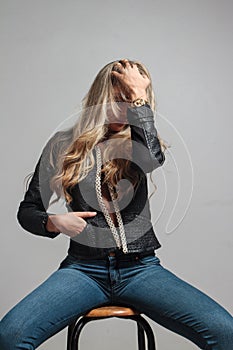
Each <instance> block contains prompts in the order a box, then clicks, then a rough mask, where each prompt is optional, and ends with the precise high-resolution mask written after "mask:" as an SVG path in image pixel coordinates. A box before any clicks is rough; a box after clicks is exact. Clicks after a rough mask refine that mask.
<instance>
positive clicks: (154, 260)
mask: <svg viewBox="0 0 233 350" xmlns="http://www.w3.org/2000/svg"><path fill="white" fill-rule="evenodd" d="M139 262H140V263H141V264H142V265H146V266H148V265H159V264H160V259H159V258H158V257H157V256H156V255H149V256H144V257H141V258H139Z"/></svg>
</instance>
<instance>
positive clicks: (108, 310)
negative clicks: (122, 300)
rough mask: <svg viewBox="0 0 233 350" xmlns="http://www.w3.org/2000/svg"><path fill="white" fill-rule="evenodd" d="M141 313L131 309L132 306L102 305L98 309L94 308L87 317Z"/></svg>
mask: <svg viewBox="0 0 233 350" xmlns="http://www.w3.org/2000/svg"><path fill="white" fill-rule="evenodd" d="M135 315H139V312H138V311H136V310H133V309H131V308H130V307H122V306H102V307H98V308H96V309H92V310H91V311H89V312H88V313H87V314H85V317H98V318H101V317H125V316H135Z"/></svg>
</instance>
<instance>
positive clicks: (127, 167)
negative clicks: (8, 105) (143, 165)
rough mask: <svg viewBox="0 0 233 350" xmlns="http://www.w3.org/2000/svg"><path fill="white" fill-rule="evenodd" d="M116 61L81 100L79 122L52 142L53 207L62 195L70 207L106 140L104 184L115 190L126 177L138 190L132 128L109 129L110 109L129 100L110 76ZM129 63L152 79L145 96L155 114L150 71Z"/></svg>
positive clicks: (105, 70) (101, 72)
mask: <svg viewBox="0 0 233 350" xmlns="http://www.w3.org/2000/svg"><path fill="white" fill-rule="evenodd" d="M117 62H119V61H113V62H110V63H108V64H107V65H105V66H104V67H103V68H102V69H101V70H100V71H99V72H98V74H97V75H96V77H95V79H94V81H93V83H92V85H91V87H90V89H89V91H88V92H87V93H86V95H85V96H84V98H83V99H82V104H81V107H82V108H81V113H80V117H79V118H78V120H77V121H76V123H75V124H74V125H73V126H72V127H71V128H69V129H68V130H65V131H59V132H57V133H56V134H55V135H54V137H52V139H51V140H50V141H49V154H48V160H47V161H48V162H49V168H50V169H52V172H51V173H52V174H53V176H52V177H51V179H50V183H49V184H50V188H51V190H52V191H54V192H55V193H56V194H57V198H56V199H54V200H53V201H52V202H51V203H50V205H51V204H53V203H55V202H56V201H58V200H59V199H60V198H61V197H62V196H64V198H65V200H66V202H67V203H68V204H70V202H71V201H72V193H71V190H72V188H73V187H74V186H75V185H76V184H77V183H79V182H80V181H82V180H83V179H84V178H85V177H86V176H87V174H88V173H89V171H90V170H91V169H92V168H93V166H94V164H95V159H94V156H93V149H94V147H95V146H96V145H97V144H98V143H102V142H104V141H106V142H105V143H104V145H105V147H104V149H103V155H102V157H103V159H107V161H106V162H103V167H102V169H101V172H102V174H103V175H104V177H103V183H105V182H106V181H109V182H111V184H112V185H113V187H114V189H116V188H117V184H118V182H119V181H120V180H121V179H122V178H126V179H128V180H129V181H130V183H131V184H132V185H133V187H134V188H135V187H136V186H137V184H138V183H139V181H140V175H139V172H138V171H136V170H135V169H133V168H132V167H131V161H130V159H131V152H132V143H131V142H130V140H131V132H130V125H129V124H125V126H124V127H123V128H122V129H121V130H120V131H118V132H115V133H114V132H111V130H109V127H108V109H109V108H110V109H111V111H112V112H113V114H114V115H117V113H118V111H119V104H118V103H116V102H128V101H129V98H128V96H127V92H126V91H123V89H122V88H121V86H120V85H119V82H118V80H117V79H116V78H115V77H114V76H113V75H111V72H112V71H113V70H117V67H116V63H117ZM129 63H130V64H136V65H137V67H138V70H139V72H140V73H141V74H143V75H144V74H145V75H146V76H147V77H148V78H149V80H150V84H149V86H148V87H147V90H146V93H147V96H148V103H149V104H150V107H151V109H152V111H154V112H155V111H156V107H157V105H156V101H155V95H154V91H153V88H152V80H151V76H150V73H149V71H148V69H147V68H146V67H145V65H144V64H142V63H141V62H139V61H135V60H129ZM115 86H118V87H119V88H120V89H119V91H120V96H118V98H117V99H116V96H115V94H114V87H115ZM119 99H120V101H119ZM117 100H118V101H117ZM157 136H158V139H159V142H160V145H161V147H162V150H163V152H164V151H165V150H166V149H167V148H168V147H169V146H168V145H166V143H165V142H164V140H162V138H161V137H160V135H159V134H158V135H157ZM108 140H114V142H108ZM116 149H117V150H118V152H120V154H121V158H116V157H115V156H114V154H115V151H116ZM29 176H30V175H29ZM28 180H29V179H28ZM150 180H151V182H152V183H153V185H154V187H155V190H156V189H157V187H156V185H155V184H154V182H153V180H152V176H151V173H150ZM124 191H125V189H124ZM154 192H155V191H154ZM154 192H153V193H154ZM126 193H127V190H126ZM153 193H152V194H153ZM152 194H151V195H152ZM150 197H151V196H150Z"/></svg>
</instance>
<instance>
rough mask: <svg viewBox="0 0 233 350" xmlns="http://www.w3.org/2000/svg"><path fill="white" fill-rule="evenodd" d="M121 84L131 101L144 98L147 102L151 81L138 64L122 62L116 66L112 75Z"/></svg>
mask: <svg viewBox="0 0 233 350" xmlns="http://www.w3.org/2000/svg"><path fill="white" fill-rule="evenodd" d="M111 74H112V75H113V76H114V77H115V78H116V79H117V80H118V82H119V84H120V88H123V89H124V90H125V92H126V94H127V95H128V96H129V98H130V99H131V100H135V99H136V98H139V97H141V98H144V99H146V100H147V93H146V89H147V87H148V86H149V85H150V79H149V78H148V76H147V75H146V74H145V72H143V71H142V70H141V69H140V70H139V67H138V65H137V64H133V63H131V62H129V61H128V60H121V61H119V62H117V63H116V64H115V66H114V70H113V71H112V73H111Z"/></svg>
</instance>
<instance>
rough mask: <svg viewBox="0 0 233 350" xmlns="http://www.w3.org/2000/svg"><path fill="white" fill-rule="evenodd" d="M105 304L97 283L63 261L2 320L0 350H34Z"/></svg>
mask: <svg viewBox="0 0 233 350" xmlns="http://www.w3.org/2000/svg"><path fill="white" fill-rule="evenodd" d="M106 302H108V298H107V295H106V293H105V292H104V291H103V290H102V288H101V287H99V285H98V283H97V282H96V281H95V280H94V279H92V278H90V277H89V276H87V275H86V274H85V273H83V272H81V271H79V270H78V268H77V265H76V266H74V265H73V264H72V263H71V264H69V263H68V264H67V259H66V261H65V262H62V263H61V265H60V267H59V268H58V269H57V270H56V271H55V272H54V273H52V274H51V275H50V276H49V277H48V278H47V279H46V280H45V281H44V282H43V283H42V284H40V285H39V286H38V287H37V288H36V289H34V290H33V291H32V292H31V293H29V294H28V295H27V296H25V297H24V298H23V299H22V300H21V301H20V302H19V303H17V304H16V305H15V306H14V307H13V308H12V309H11V310H10V311H9V312H8V313H7V314H6V315H5V316H4V317H3V319H2V320H1V322H0V349H1V350H13V349H30V350H32V349H35V348H37V347H38V346H39V345H40V344H41V343H42V342H44V341H45V340H46V339H48V338H49V337H51V336H52V335H54V334H55V333H57V332H59V331H60V330H62V329H63V328H65V327H66V326H67V325H68V324H70V323H71V322H72V321H73V320H75V318H76V317H78V316H79V315H81V314H83V313H84V312H86V311H87V310H89V309H91V308H93V307H95V306H97V305H102V304H105V303H106Z"/></svg>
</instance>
